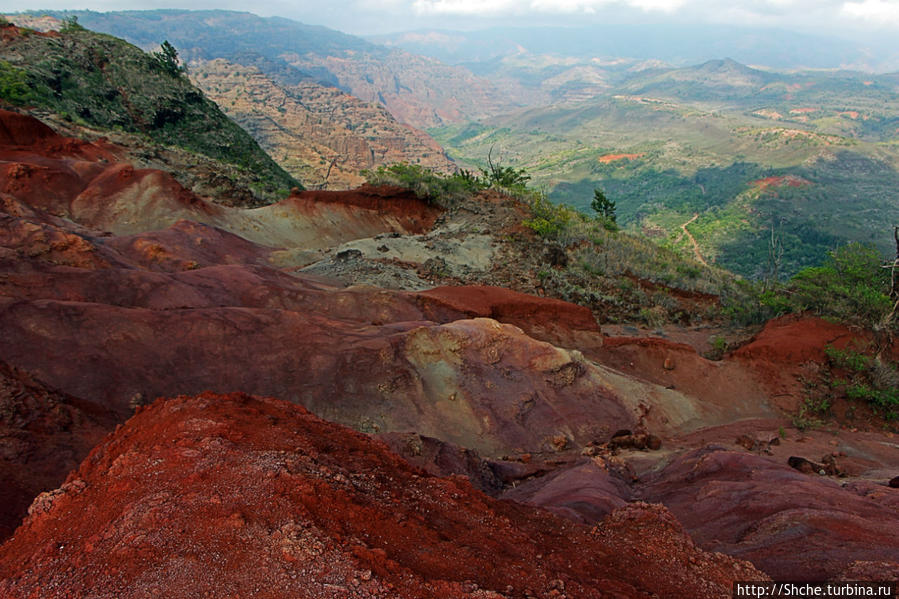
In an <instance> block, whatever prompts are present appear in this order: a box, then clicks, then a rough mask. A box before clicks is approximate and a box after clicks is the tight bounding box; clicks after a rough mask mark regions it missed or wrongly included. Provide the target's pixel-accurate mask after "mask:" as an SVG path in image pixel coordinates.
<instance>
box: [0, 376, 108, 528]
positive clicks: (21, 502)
mask: <svg viewBox="0 0 899 599" xmlns="http://www.w3.org/2000/svg"><path fill="white" fill-rule="evenodd" d="M114 424H115V419H114V418H113V417H112V414H110V413H108V412H106V411H105V410H103V409H101V408H99V407H98V406H96V405H94V404H92V403H91V402H87V401H83V400H79V399H77V398H74V397H71V396H69V395H66V394H65V393H61V392H59V391H56V390H54V389H51V388H49V387H47V386H46V385H44V384H43V383H41V382H40V381H38V380H36V379H35V378H34V377H33V376H31V375H30V374H28V373H27V372H24V371H22V370H19V369H17V368H12V367H10V366H9V365H8V364H6V363H5V362H0V505H2V506H3V509H2V510H0V539H5V538H6V537H8V536H9V535H11V534H12V532H13V530H15V528H16V527H17V526H18V525H19V524H20V523H21V520H22V518H23V517H24V516H25V512H26V510H27V509H28V506H29V505H30V504H31V501H32V500H33V499H34V497H35V496H36V495H37V494H38V493H41V492H42V491H48V490H50V489H54V488H56V487H57V486H59V483H60V481H62V480H63V479H64V478H65V476H66V475H67V474H68V473H69V472H70V471H71V470H72V469H73V468H75V467H76V466H77V465H78V463H79V462H81V460H82V459H84V457H85V456H86V455H87V454H88V452H89V451H90V450H91V449H92V448H93V447H94V445H96V444H97V443H99V442H100V440H101V439H102V438H103V436H104V435H105V434H106V432H107V431H108V430H109V429H110V428H111V427H112V426H114Z"/></svg>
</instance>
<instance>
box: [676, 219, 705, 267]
mask: <svg viewBox="0 0 899 599" xmlns="http://www.w3.org/2000/svg"><path fill="white" fill-rule="evenodd" d="M697 218H699V213H698V212H697V213H696V214H694V215H693V218H691V219H690V220H688V221H687V222H685V223H684V224H682V225H681V226H680V228H681V231H682V233H681V234H680V236H679V237H678V238H677V239H676V240H675V243H678V242H679V241H680V240H681V239H683V238H684V235H686V236H687V237H688V238H689V239H690V243H691V244H692V245H693V256H694V257H695V258H696V259H697V260H698V261H699V262H701V263H702V264H703V265H704V266H708V265H709V263H708V262H706V261H705V258H703V257H702V253H701V252H700V251H699V244H698V243H696V238H695V237H693V234H692V233H690V231H688V230H687V225H689V224H690V223H692V222H693V221H695V220H696V219H697Z"/></svg>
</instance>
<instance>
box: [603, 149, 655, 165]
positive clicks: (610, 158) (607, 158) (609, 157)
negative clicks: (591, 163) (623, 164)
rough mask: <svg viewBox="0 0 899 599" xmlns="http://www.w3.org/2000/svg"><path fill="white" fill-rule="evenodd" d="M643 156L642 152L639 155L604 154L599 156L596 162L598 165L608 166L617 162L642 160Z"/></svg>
mask: <svg viewBox="0 0 899 599" xmlns="http://www.w3.org/2000/svg"><path fill="white" fill-rule="evenodd" d="M643 156H645V154H643V153H642V152H641V153H640V154H605V155H603V156H600V157H599V158H598V159H597V160H598V161H599V162H600V164H608V163H610V162H617V161H619V160H636V159H638V158H643Z"/></svg>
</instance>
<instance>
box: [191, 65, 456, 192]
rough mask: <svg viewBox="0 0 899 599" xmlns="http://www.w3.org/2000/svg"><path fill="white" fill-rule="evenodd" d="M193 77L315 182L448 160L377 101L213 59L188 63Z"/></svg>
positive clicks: (442, 167)
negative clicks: (274, 78)
mask: <svg viewBox="0 0 899 599" xmlns="http://www.w3.org/2000/svg"><path fill="white" fill-rule="evenodd" d="M190 76H191V79H192V81H194V82H195V83H196V85H197V86H198V87H199V88H200V89H202V90H203V92H204V93H205V94H206V95H207V96H208V97H209V98H211V99H212V100H213V101H215V102H217V103H218V104H219V106H221V107H222V110H224V111H225V113H226V114H227V115H228V116H229V117H231V118H232V119H234V120H235V121H236V122H237V123H238V124H239V125H240V126H241V127H243V128H244V129H246V130H247V131H248V132H249V133H250V134H251V135H252V136H253V138H254V139H255V140H257V141H258V142H259V144H260V145H261V146H262V148H263V149H264V150H266V151H267V152H268V153H269V154H270V155H271V156H272V157H273V158H274V159H275V161H276V162H278V164H280V165H281V166H282V167H283V168H284V169H285V170H287V172H289V173H291V174H292V175H293V176H294V177H296V178H297V179H300V180H302V181H304V182H306V185H307V186H308V187H312V188H316V189H349V188H352V187H358V186H359V185H361V184H362V183H364V182H365V177H364V176H363V175H362V171H364V170H373V169H376V168H377V167H379V166H383V165H388V164H394V163H397V162H408V163H410V164H420V165H422V166H424V167H427V168H431V169H434V170H436V171H440V172H448V171H451V170H453V169H454V168H455V167H454V165H453V164H452V162H451V161H450V160H449V159H448V158H447V157H446V155H445V154H444V153H443V150H442V149H441V148H440V146H439V145H438V144H437V142H436V141H434V140H433V139H432V138H431V137H430V136H429V135H427V134H426V133H424V132H422V131H419V130H417V129H414V128H412V127H410V126H409V125H403V124H400V123H399V122H397V121H396V119H394V118H393V117H392V116H391V115H390V113H389V112H387V110H386V109H385V108H384V107H383V106H381V105H379V104H376V103H366V102H362V101H361V100H359V99H358V98H356V97H355V96H351V95H349V94H346V93H344V92H341V91H340V90H338V89H336V88H329V87H324V86H322V85H319V84H318V83H314V82H312V81H307V82H301V83H298V84H296V85H292V86H284V87H282V86H279V85H278V84H276V83H275V82H274V81H272V80H271V79H270V78H268V77H266V76H265V75H264V74H262V72H260V71H259V70H258V69H257V68H256V67H243V66H240V65H236V64H234V63H230V62H228V61H225V60H222V59H217V60H212V61H207V62H203V63H195V64H192V65H191V69H190Z"/></svg>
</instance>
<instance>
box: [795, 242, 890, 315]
mask: <svg viewBox="0 0 899 599" xmlns="http://www.w3.org/2000/svg"><path fill="white" fill-rule="evenodd" d="M881 264H882V258H881V256H880V254H879V253H878V252H877V250H876V249H875V248H874V247H873V246H868V245H862V244H859V243H850V244H848V245H846V246H843V247H841V248H839V249H837V250H834V251H833V252H831V253H830V255H829V257H828V259H827V261H826V262H825V263H824V265H822V266H816V267H810V268H805V269H803V270H801V271H799V272H798V273H797V274H796V275H795V276H794V277H793V278H792V279H791V280H790V282H789V284H788V285H787V289H786V293H787V297H788V302H789V305H791V307H792V311H794V312H804V311H811V312H814V313H815V314H817V315H819V316H824V317H829V318H834V319H837V320H840V321H842V322H851V323H855V324H861V325H865V326H868V327H873V326H875V325H877V324H878V323H880V322H881V321H882V320H883V319H884V317H885V316H886V315H887V314H889V311H890V309H891V308H892V302H891V301H890V296H889V292H890V277H889V273H888V271H887V270H886V269H884V268H881Z"/></svg>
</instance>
